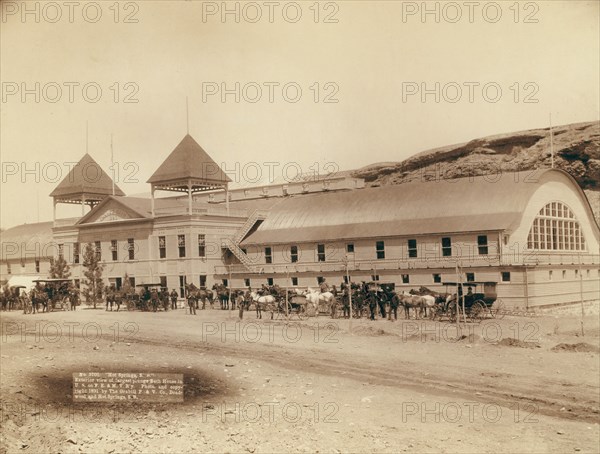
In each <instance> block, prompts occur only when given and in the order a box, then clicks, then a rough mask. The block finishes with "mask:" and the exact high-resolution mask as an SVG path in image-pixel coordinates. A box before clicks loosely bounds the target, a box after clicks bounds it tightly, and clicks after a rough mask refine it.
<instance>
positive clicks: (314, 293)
mask: <svg viewBox="0 0 600 454" xmlns="http://www.w3.org/2000/svg"><path fill="white" fill-rule="evenodd" d="M303 296H304V297H305V298H306V301H307V302H309V303H310V304H312V305H313V307H314V309H315V311H316V310H318V308H319V304H320V303H325V304H327V307H329V308H330V310H331V306H332V305H333V304H334V303H337V301H336V298H335V294H334V293H333V292H320V291H319V290H315V289H312V288H310V287H309V288H307V289H306V292H304V293H303Z"/></svg>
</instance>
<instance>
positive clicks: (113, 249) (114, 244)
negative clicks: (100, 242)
mask: <svg viewBox="0 0 600 454" xmlns="http://www.w3.org/2000/svg"><path fill="white" fill-rule="evenodd" d="M110 252H111V254H112V260H113V262H116V261H117V259H118V251H117V240H110Z"/></svg>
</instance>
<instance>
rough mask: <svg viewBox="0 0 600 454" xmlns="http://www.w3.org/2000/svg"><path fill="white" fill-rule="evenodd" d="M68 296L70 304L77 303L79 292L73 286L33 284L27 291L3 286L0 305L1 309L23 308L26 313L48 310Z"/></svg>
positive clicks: (0, 293) (18, 287)
mask: <svg viewBox="0 0 600 454" xmlns="http://www.w3.org/2000/svg"><path fill="white" fill-rule="evenodd" d="M66 297H68V298H69V301H70V302H71V304H73V305H75V304H77V302H78V300H79V292H78V291H77V290H76V289H74V288H73V287H70V286H69V287H65V286H60V287H58V288H57V287H54V286H51V285H40V284H37V285H35V286H34V287H33V288H32V289H31V290H30V291H29V292H27V291H25V290H23V287H21V286H17V287H8V286H5V287H3V288H2V291H0V306H1V308H2V310H3V311H11V310H23V312H26V313H34V314H35V313H37V312H50V311H52V310H54V306H55V304H56V303H58V302H61V301H63V300H64V299H65V298H66Z"/></svg>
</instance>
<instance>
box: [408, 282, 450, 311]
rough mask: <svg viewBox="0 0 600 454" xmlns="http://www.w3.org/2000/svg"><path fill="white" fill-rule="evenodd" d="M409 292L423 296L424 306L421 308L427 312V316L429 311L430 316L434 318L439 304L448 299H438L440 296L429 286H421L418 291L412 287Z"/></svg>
mask: <svg viewBox="0 0 600 454" xmlns="http://www.w3.org/2000/svg"><path fill="white" fill-rule="evenodd" d="M421 292H423V293H421ZM409 293H410V294H411V295H414V296H420V297H421V298H423V307H422V308H421V311H422V312H424V313H425V317H427V314H428V312H429V317H430V318H432V317H433V315H434V314H435V313H436V312H437V307H438V304H441V303H442V302H444V301H445V300H446V299H445V298H440V299H439V301H438V298H437V297H436V296H434V293H435V292H433V291H431V290H429V289H428V288H427V287H420V288H419V290H418V291H417V290H414V289H411V290H410V291H409ZM436 295H439V294H436ZM428 309H429V311H428Z"/></svg>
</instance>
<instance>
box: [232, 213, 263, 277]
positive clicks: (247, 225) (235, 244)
mask: <svg viewBox="0 0 600 454" xmlns="http://www.w3.org/2000/svg"><path fill="white" fill-rule="evenodd" d="M266 218H267V212H266V211H262V210H255V211H253V212H252V214H251V215H250V216H249V217H248V219H247V220H246V222H244V225H242V226H241V227H240V229H239V230H238V231H237V232H236V234H235V236H234V237H233V238H227V239H225V240H224V245H225V247H227V249H229V250H230V251H231V252H232V253H233V255H235V256H236V257H237V259H238V260H239V261H240V262H241V263H242V264H243V265H244V266H245V267H246V268H247V269H248V270H250V269H251V267H252V265H253V263H252V260H250V258H249V257H248V256H247V255H246V253H245V252H244V251H243V250H242V248H240V246H239V244H240V242H241V241H242V240H243V239H244V237H245V236H246V235H248V233H249V232H250V230H252V228H253V227H254V226H255V225H256V223H257V222H259V221H264V220H265V219H266Z"/></svg>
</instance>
